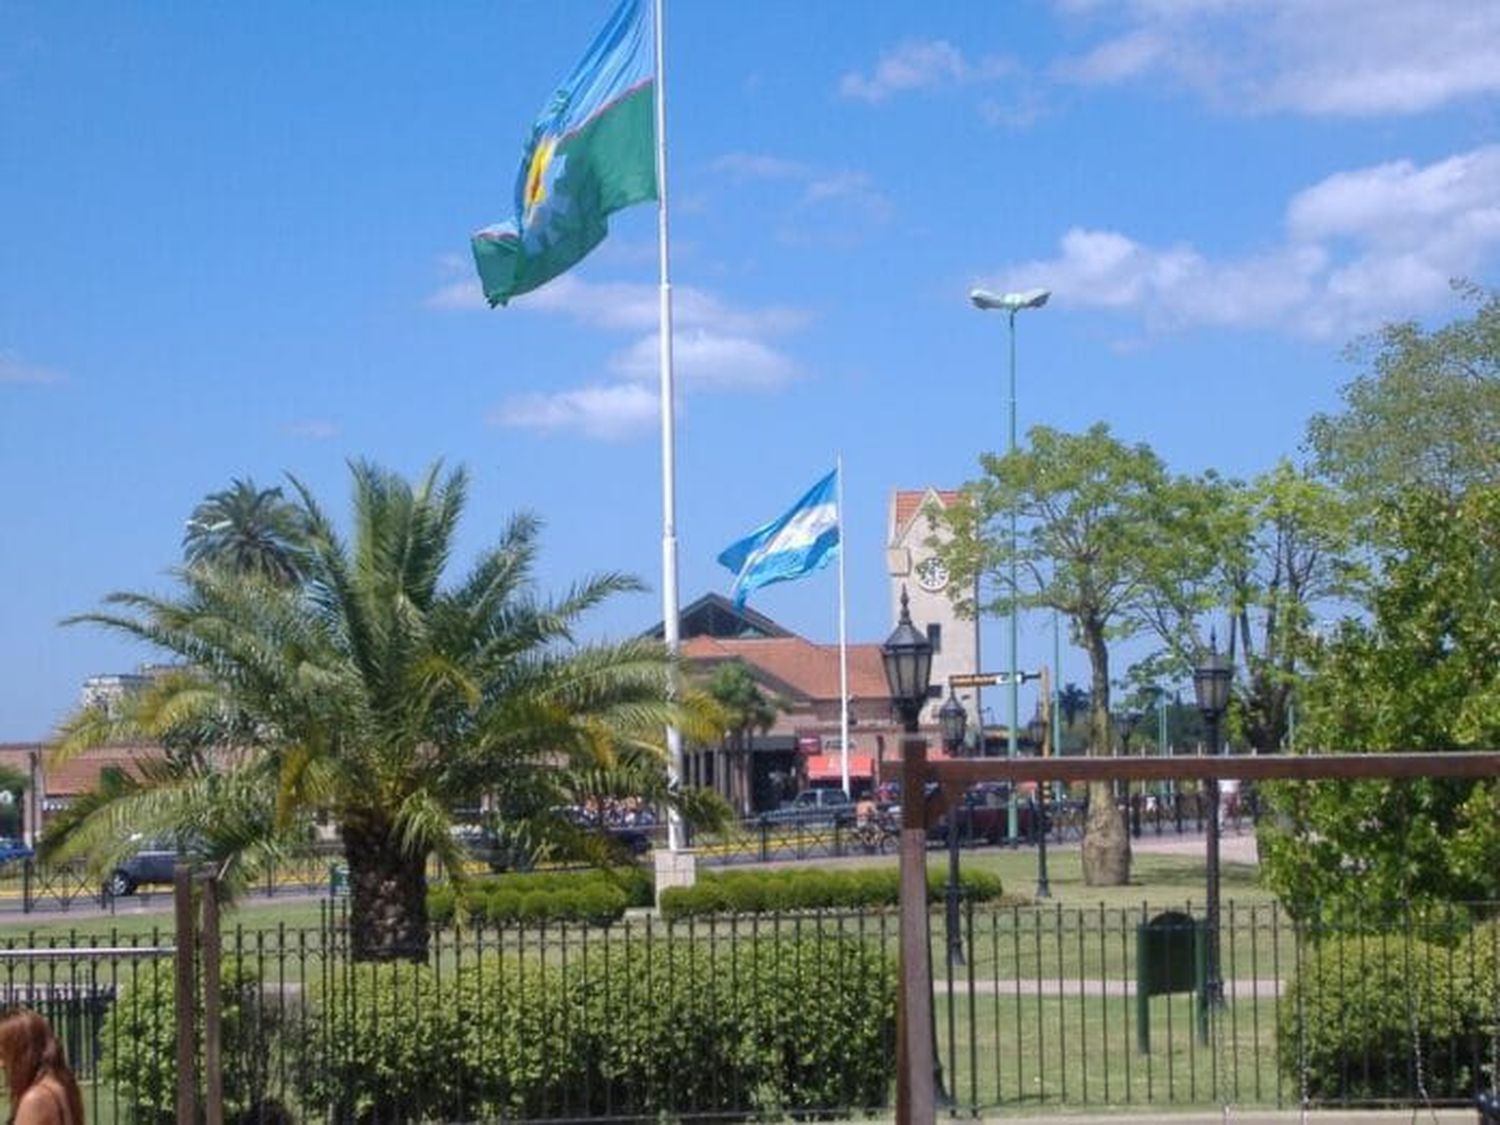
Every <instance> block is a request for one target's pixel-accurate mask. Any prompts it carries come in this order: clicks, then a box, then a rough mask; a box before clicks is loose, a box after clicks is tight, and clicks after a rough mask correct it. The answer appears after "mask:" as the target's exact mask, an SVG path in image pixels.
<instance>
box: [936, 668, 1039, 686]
mask: <svg viewBox="0 0 1500 1125" xmlns="http://www.w3.org/2000/svg"><path fill="white" fill-rule="evenodd" d="M1041 675H1042V673H1040V672H1017V673H1016V683H1018V684H1024V683H1025V682H1026V681H1027V680H1035V679H1040V678H1041ZM1008 683H1010V673H1009V672H959V673H957V674H955V675H952V676H949V677H948V686H949V687H955V688H961V687H994V686H995V685H996V684H1008Z"/></svg>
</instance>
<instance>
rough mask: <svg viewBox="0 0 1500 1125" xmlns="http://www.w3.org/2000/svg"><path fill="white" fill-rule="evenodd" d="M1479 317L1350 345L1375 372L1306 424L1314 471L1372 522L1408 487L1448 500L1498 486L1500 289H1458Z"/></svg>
mask: <svg viewBox="0 0 1500 1125" xmlns="http://www.w3.org/2000/svg"><path fill="white" fill-rule="evenodd" d="M1458 289H1459V291H1460V292H1461V293H1462V294H1463V295H1464V296H1465V297H1466V298H1467V299H1468V300H1469V301H1470V302H1471V303H1472V304H1473V305H1474V306H1475V310H1474V314H1473V316H1471V317H1468V318H1464V319H1458V320H1455V321H1453V322H1452V323H1450V324H1448V325H1445V326H1444V327H1442V328H1438V329H1436V330H1434V331H1431V332H1426V331H1423V329H1422V328H1421V327H1420V326H1419V325H1417V324H1415V323H1411V322H1404V323H1400V324H1390V325H1387V326H1386V327H1384V328H1382V329H1381V330H1380V331H1379V332H1377V333H1376V334H1375V335H1374V336H1373V337H1371V338H1368V339H1366V340H1362V341H1360V342H1358V343H1357V344H1356V345H1354V347H1352V348H1351V349H1350V356H1351V358H1352V359H1353V360H1354V361H1356V362H1361V363H1368V365H1369V368H1370V370H1369V371H1368V372H1367V373H1365V374H1362V375H1360V376H1358V377H1357V378H1355V379H1354V380H1353V381H1352V382H1350V383H1349V384H1348V385H1347V386H1345V387H1344V388H1343V399H1344V409H1343V410H1342V411H1340V412H1338V413H1334V414H1320V415H1318V416H1316V417H1314V418H1313V419H1312V421H1311V422H1310V423H1309V425H1308V437H1307V442H1308V447H1309V448H1310V450H1311V452H1312V454H1313V459H1314V468H1315V469H1316V470H1317V471H1318V472H1319V473H1320V474H1321V475H1322V476H1323V477H1325V478H1326V479H1327V480H1329V481H1331V482H1332V483H1333V484H1334V485H1336V486H1337V487H1338V488H1340V489H1341V490H1342V491H1343V492H1344V493H1346V494H1347V495H1348V496H1349V497H1350V498H1351V499H1352V500H1353V501H1354V502H1355V503H1356V504H1357V505H1358V507H1359V509H1360V510H1361V512H1362V514H1364V515H1366V516H1371V515H1373V514H1374V512H1375V511H1376V509H1377V507H1378V506H1379V505H1380V504H1381V503H1382V502H1389V501H1392V500H1394V499H1396V498H1397V497H1399V496H1400V495H1402V494H1403V493H1405V491H1406V490H1407V489H1409V488H1419V489H1422V490H1424V491H1426V492H1428V493H1431V494H1434V495H1437V496H1440V497H1448V498H1450V499H1451V498H1456V497H1458V496H1461V495H1462V494H1463V493H1464V492H1465V491H1466V490H1467V489H1468V488H1469V487H1470V486H1472V485H1491V484H1496V483H1500V292H1494V291H1491V292H1485V291H1484V290H1482V289H1480V288H1478V287H1477V286H1474V285H1469V284H1465V283H1460V284H1459V285H1458Z"/></svg>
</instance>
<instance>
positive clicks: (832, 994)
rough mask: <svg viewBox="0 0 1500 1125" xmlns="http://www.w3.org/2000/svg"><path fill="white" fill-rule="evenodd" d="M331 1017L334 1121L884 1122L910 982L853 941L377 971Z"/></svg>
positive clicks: (655, 945) (322, 1092) (321, 1081)
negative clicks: (880, 1112)
mask: <svg viewBox="0 0 1500 1125" xmlns="http://www.w3.org/2000/svg"><path fill="white" fill-rule="evenodd" d="M319 1000H320V1002H319V1004H318V1009H319V1013H320V1014H319V1015H318V1016H317V1017H316V1021H317V1023H318V1026H316V1027H314V1028H312V1029H310V1030H311V1032H312V1033H313V1034H316V1035H319V1036H321V1037H323V1038H322V1039H321V1040H320V1041H322V1042H328V1043H332V1044H335V1045H336V1049H335V1050H334V1051H333V1052H331V1054H330V1060H331V1061H330V1063H329V1065H328V1066H327V1067H326V1068H324V1069H321V1070H309V1071H306V1072H304V1073H303V1074H302V1076H301V1078H302V1087H303V1088H302V1090H301V1093H302V1097H303V1101H304V1104H308V1105H319V1106H326V1107H329V1108H330V1109H331V1110H332V1112H333V1116H334V1118H335V1120H350V1119H354V1120H358V1119H360V1118H361V1117H362V1116H363V1115H365V1114H368V1113H370V1112H372V1111H374V1110H376V1109H377V1108H378V1111H379V1114H380V1116H381V1117H389V1118H391V1119H393V1120H395V1119H399V1120H417V1119H424V1120H449V1121H469V1120H480V1119H494V1118H497V1117H522V1118H542V1117H555V1116H567V1117H570V1118H579V1117H587V1116H602V1115H610V1116H616V1117H627V1116H630V1117H634V1116H640V1117H656V1116H659V1115H661V1114H663V1113H666V1114H674V1113H682V1114H686V1113H715V1112H729V1111H734V1110H743V1109H744V1108H745V1107H747V1106H748V1107H754V1108H755V1109H757V1110H761V1111H764V1112H768V1113H769V1112H776V1111H780V1110H783V1109H796V1108H804V1107H805V1108H819V1109H835V1110H841V1111H844V1110H849V1109H872V1108H876V1107H879V1106H882V1105H884V1104H885V1102H886V1100H887V1097H888V1092H889V1090H890V1088H891V1082H892V1079H893V1077H894V1065H895V1049H894V1044H895V1010H896V974H895V971H894V966H893V965H892V963H891V962H890V961H889V960H888V959H887V958H886V957H885V955H884V954H883V953H882V952H881V951H880V950H879V949H877V948H875V947H873V946H870V945H866V944H864V943H861V942H858V941H856V940H852V939H844V938H837V937H829V936H823V937H820V938H799V939H791V938H787V939H782V940H769V939H766V940H760V941H753V942H746V941H741V942H735V943H733V944H732V945H727V944H726V945H721V946H717V947H715V946H712V945H709V944H706V943H702V942H688V941H673V940H666V941H656V942H636V943H630V944H628V945H626V946H624V947H620V946H615V947H614V948H609V947H605V946H600V947H596V948H592V949H586V950H584V951H582V953H581V955H580V956H579V957H578V958H577V959H574V960H570V961H569V962H568V963H567V964H566V965H565V966H564V965H562V964H559V963H557V962H552V963H546V962H543V961H541V960H539V959H535V958H531V957H509V958H505V959H500V958H487V959H485V960H483V961H481V962H479V963H477V964H472V965H469V966H466V967H464V968H463V969H461V970H459V971H458V972H457V973H456V974H455V973H454V972H453V970H452V969H449V970H447V972H446V973H444V974H438V973H434V972H433V971H432V970H430V969H428V968H427V967H425V966H416V967H413V966H397V965H379V966H374V965H367V966H360V967H358V968H357V969H356V970H355V971H354V972H353V973H352V974H350V977H349V978H344V979H336V980H334V981H332V982H330V991H327V992H325V993H323V994H322V995H321V996H320V997H319ZM435 1077H436V1078H440V1079H441V1080H440V1081H437V1080H435Z"/></svg>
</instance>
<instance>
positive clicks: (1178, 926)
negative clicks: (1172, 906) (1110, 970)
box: [1135, 910, 1208, 1054]
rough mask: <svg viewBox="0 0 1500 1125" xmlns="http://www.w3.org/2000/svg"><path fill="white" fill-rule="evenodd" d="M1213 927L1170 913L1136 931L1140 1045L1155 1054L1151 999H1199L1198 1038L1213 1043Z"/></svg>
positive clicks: (1137, 1005)
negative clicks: (1210, 1030) (1210, 1029)
mask: <svg viewBox="0 0 1500 1125" xmlns="http://www.w3.org/2000/svg"><path fill="white" fill-rule="evenodd" d="M1207 985H1208V923H1206V922H1203V921H1200V920H1198V919H1197V918H1194V917H1193V916H1192V915H1190V914H1183V913H1182V912H1181V911H1177V910H1168V911H1166V912H1165V913H1163V914H1158V915H1157V916H1156V917H1155V918H1152V919H1151V920H1150V921H1149V922H1142V923H1140V925H1138V926H1136V928H1135V1011H1136V1020H1135V1041H1136V1049H1137V1050H1139V1051H1140V1052H1141V1053H1142V1054H1147V1053H1149V1052H1150V1050H1151V997H1153V996H1159V995H1163V994H1166V993H1172V992H1192V993H1195V994H1196V999H1197V1003H1196V1004H1195V1006H1194V1008H1195V1012H1196V1015H1197V1017H1198V1019H1197V1023H1198V1038H1199V1040H1200V1041H1201V1042H1205V1043H1206V1042H1208V989H1207Z"/></svg>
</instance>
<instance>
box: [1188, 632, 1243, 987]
mask: <svg viewBox="0 0 1500 1125" xmlns="http://www.w3.org/2000/svg"><path fill="white" fill-rule="evenodd" d="M1233 678H1234V668H1233V666H1231V665H1230V663H1229V661H1228V660H1227V659H1225V658H1224V657H1222V656H1220V655H1219V641H1218V638H1217V637H1216V636H1215V635H1214V633H1213V632H1212V631H1210V632H1209V635H1208V652H1207V654H1206V655H1205V656H1204V657H1203V659H1202V660H1201V661H1200V662H1199V664H1198V666H1197V667H1196V668H1194V669H1193V690H1194V691H1195V692H1196V693H1197V696H1198V710H1199V711H1200V712H1202V714H1203V725H1204V726H1205V727H1207V728H1208V752H1209V754H1211V755H1213V756H1215V757H1217V756H1218V754H1219V716H1221V715H1223V714H1224V710H1225V708H1227V707H1228V706H1229V684H1230V681H1231V680H1232V679H1233ZM1203 784H1204V787H1205V789H1206V791H1207V794H1208V981H1207V983H1206V986H1205V990H1206V992H1207V994H1208V1002H1209V1003H1210V1004H1222V1003H1223V1002H1224V981H1223V978H1222V977H1221V976H1220V973H1219V780H1218V778H1209V779H1208V780H1207V781H1205V782H1204V783H1203Z"/></svg>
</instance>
